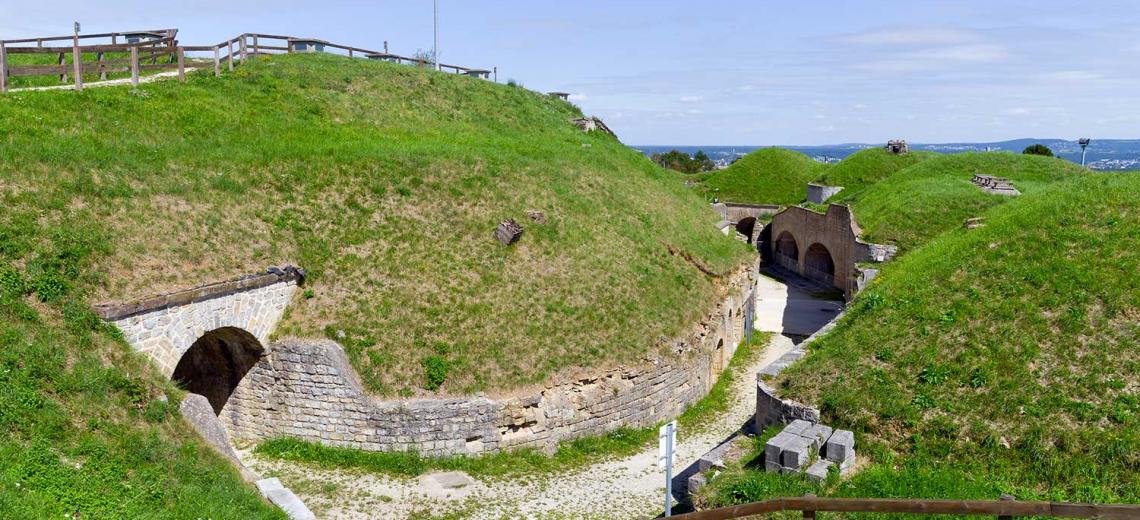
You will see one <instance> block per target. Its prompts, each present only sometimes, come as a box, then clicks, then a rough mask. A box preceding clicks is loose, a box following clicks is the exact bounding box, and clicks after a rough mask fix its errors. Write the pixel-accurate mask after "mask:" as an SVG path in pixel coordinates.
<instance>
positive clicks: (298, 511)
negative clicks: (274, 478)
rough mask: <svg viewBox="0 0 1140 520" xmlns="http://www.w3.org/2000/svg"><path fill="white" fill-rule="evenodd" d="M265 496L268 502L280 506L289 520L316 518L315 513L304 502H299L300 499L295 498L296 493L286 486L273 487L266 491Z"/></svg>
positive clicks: (312, 519) (313, 519)
mask: <svg viewBox="0 0 1140 520" xmlns="http://www.w3.org/2000/svg"><path fill="white" fill-rule="evenodd" d="M265 498H268V499H269V501H270V502H273V504H274V505H276V506H277V507H280V508H281V510H282V511H284V512H285V515H286V516H288V517H289V518H290V520H317V515H314V514H313V512H312V511H309V508H308V507H306V506H305V503H304V502H301V499H300V498H297V495H294V494H293V492H292V491H289V490H288V489H286V488H281V489H274V490H272V491H270V492H269V493H267V494H266V495H265Z"/></svg>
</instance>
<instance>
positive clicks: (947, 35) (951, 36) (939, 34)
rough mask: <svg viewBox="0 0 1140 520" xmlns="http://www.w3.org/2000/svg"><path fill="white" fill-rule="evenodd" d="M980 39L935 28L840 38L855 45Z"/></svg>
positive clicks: (870, 32) (880, 32)
mask: <svg viewBox="0 0 1140 520" xmlns="http://www.w3.org/2000/svg"><path fill="white" fill-rule="evenodd" d="M979 39H980V38H979V37H978V35H977V34H976V33H974V32H972V31H966V30H961V29H939V28H933V27H899V28H893V29H879V30H872V31H866V32H861V33H855V34H850V35H847V36H844V37H841V38H839V41H840V42H842V43H848V44H854V45H883V46H892V45H907V46H915V45H960V44H964V43H970V42H976V41H978V40H979Z"/></svg>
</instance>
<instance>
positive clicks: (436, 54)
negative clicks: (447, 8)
mask: <svg viewBox="0 0 1140 520" xmlns="http://www.w3.org/2000/svg"><path fill="white" fill-rule="evenodd" d="M433 6H434V11H433V13H434V18H433V23H432V28H433V31H432V32H433V33H434V35H435V43H434V45H433V47H432V50H431V58H432V61H434V62H435V63H434V65H435V70H439V0H435V2H433Z"/></svg>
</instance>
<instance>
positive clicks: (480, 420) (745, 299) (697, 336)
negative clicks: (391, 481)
mask: <svg viewBox="0 0 1140 520" xmlns="http://www.w3.org/2000/svg"><path fill="white" fill-rule="evenodd" d="M756 276H757V270H756V266H755V265H753V266H748V267H746V268H742V269H740V270H739V271H737V272H736V273H734V274H732V275H731V276H730V277H727V283H725V284H724V285H723V286H722V288H721V291H722V292H721V297H720V301H719V302H718V303H717V304H716V306H715V308H714V309H713V310H712V311H711V312H709V313H708V314H707V315H706V317H705V319H703V320H701V322H700V323H699V324H697V325H695V326H694V327H693V328H692V330H691V331H690V332H689V333H688V334H686V335H684V336H683V337H680V338H675V339H673V340H669V341H668V342H666V343H665V344H664V345H663V346H667V347H668V353H667V354H659V353H657V354H653V355H651V356H649V357H647V358H646V359H644V360H642V361H641V362H639V363H635V364H631V365H628V366H622V367H618V368H614V369H611V370H605V371H599V372H598V373H597V374H595V375H591V376H588V377H576V378H573V379H570V380H564V381H554V382H552V383H550V384H549V385H548V386H547V387H545V388H543V389H541V390H538V391H535V392H533V393H530V394H527V395H523V396H520V397H513V398H507V399H493V398H490V397H485V396H474V397H457V398H441V399H413V400H383V399H379V398H376V397H373V396H370V395H368V394H367V393H366V392H365V391H364V389H363V386H362V385H361V383H360V381H359V380H358V378H357V376H356V373H355V372H354V371H353V370H352V368H351V367H350V366H349V364H348V360H347V357H346V356H345V354H344V352H343V350H342V349H341V347H340V345H338V344H336V343H335V342H333V341H328V340H286V341H281V342H278V343H275V344H273V345H271V346H270V348H269V349H268V354H267V355H266V356H265V357H263V358H262V359H261V360H260V361H259V362H258V364H257V365H256V366H255V367H254V368H253V369H252V370H251V371H250V372H249V375H247V376H246V377H245V379H243V380H242V382H241V383H240V384H239V385H238V387H237V389H236V390H235V392H234V394H233V395H232V396H231V397H230V399H229V401H228V402H227V404H226V406H225V408H224V409H223V410H222V413H221V418H222V421H223V423H224V424H226V426H227V428H228V429H229V432H230V435H231V436H232V437H234V438H235V439H244V440H253V441H260V440H265V439H269V438H273V437H280V436H288V437H294V438H299V439H303V440H307V441H313V442H319V443H322V444H326V445H330V446H341V447H347V448H356V449H361V450H369V451H403V450H416V451H418V452H420V453H423V454H432V455H453V454H478V453H485V452H494V451H500V450H504V449H510V448H536V449H540V450H544V451H551V450H553V449H554V448H555V447H556V446H557V444H558V442H559V441H563V440H568V439H574V438H579V437H585V436H591V435H600V434H604V433H606V432H609V431H613V430H615V429H617V428H620V427H641V426H649V425H652V424H655V423H657V422H659V421H663V420H666V419H671V418H674V417H676V416H677V415H680V413H681V412H682V411H684V409H685V408H687V407H688V406H689V405H691V404H693V403H694V402H696V401H697V400H699V399H700V398H702V397H704V396H705V395H706V394H707V393H708V391H709V390H710V389H711V388H712V385H713V383H714V382H715V380H716V378H717V376H718V375H719V374H720V372H721V371H723V370H724V368H725V367H726V366H727V365H728V361H729V360H730V359H731V358H732V356H733V354H734V353H735V350H736V347H737V345H738V344H739V343H740V341H741V340H742V339H743V338H744V334H745V328H744V325H745V324H744V315H745V312H744V311H745V309H746V308H747V306H748V305H749V303H750V302H752V300H753V298H754V294H753V290H754V286H755V282H756Z"/></svg>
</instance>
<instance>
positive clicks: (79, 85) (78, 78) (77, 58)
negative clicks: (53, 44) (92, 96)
mask: <svg viewBox="0 0 1140 520" xmlns="http://www.w3.org/2000/svg"><path fill="white" fill-rule="evenodd" d="M76 27H78V25H76ZM71 63H72V66H73V68H74V69H75V90H83V55H82V54H80V53H79V34H78V33H76V35H75V37H74V39H73V40H72V41H71Z"/></svg>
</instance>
